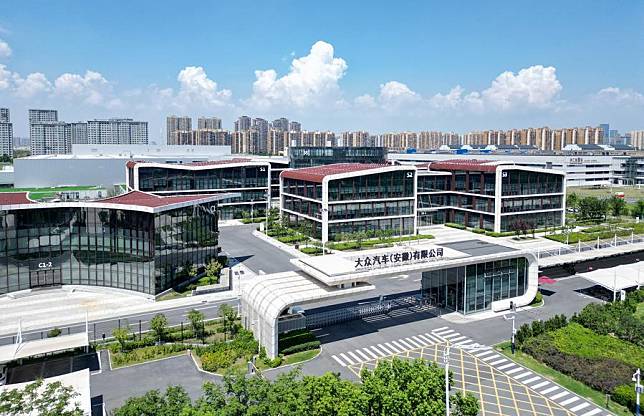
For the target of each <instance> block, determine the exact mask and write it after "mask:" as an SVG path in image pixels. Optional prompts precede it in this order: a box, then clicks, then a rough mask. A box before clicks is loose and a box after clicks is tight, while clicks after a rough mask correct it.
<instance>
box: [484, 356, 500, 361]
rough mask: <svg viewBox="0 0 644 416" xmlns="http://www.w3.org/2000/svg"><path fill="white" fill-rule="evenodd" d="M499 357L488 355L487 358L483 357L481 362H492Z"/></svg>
mask: <svg viewBox="0 0 644 416" xmlns="http://www.w3.org/2000/svg"><path fill="white" fill-rule="evenodd" d="M499 357H500V355H499V354H494V355H488V356H487V357H483V358H481V360H483V361H490V360H494V359H496V358H499Z"/></svg>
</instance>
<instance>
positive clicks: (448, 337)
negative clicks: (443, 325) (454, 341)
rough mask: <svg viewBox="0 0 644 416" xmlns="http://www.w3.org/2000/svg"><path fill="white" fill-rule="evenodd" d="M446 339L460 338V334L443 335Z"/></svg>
mask: <svg viewBox="0 0 644 416" xmlns="http://www.w3.org/2000/svg"><path fill="white" fill-rule="evenodd" d="M441 336H442V337H443V338H445V339H450V338H454V337H457V336H459V333H458V332H454V333H453V334H447V335H441Z"/></svg>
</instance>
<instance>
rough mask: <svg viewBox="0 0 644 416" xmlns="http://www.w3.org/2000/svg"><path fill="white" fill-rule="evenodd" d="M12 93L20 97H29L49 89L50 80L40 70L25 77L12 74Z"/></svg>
mask: <svg viewBox="0 0 644 416" xmlns="http://www.w3.org/2000/svg"><path fill="white" fill-rule="evenodd" d="M13 82H14V93H15V95H16V96H18V97H20V98H31V97H34V96H36V95H38V94H41V93H44V92H49V91H51V82H49V80H48V79H47V77H46V76H45V74H43V73H42V72H33V73H31V74H29V75H27V77H26V78H22V77H20V75H18V74H17V73H14V74H13Z"/></svg>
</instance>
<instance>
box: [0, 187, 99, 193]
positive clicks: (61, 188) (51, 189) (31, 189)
mask: <svg viewBox="0 0 644 416" xmlns="http://www.w3.org/2000/svg"><path fill="white" fill-rule="evenodd" d="M92 189H103V188H102V187H100V186H59V187H54V188H0V192H62V191H89V190H92Z"/></svg>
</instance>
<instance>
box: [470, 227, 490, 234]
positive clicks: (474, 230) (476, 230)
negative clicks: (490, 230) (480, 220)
mask: <svg viewBox="0 0 644 416" xmlns="http://www.w3.org/2000/svg"><path fill="white" fill-rule="evenodd" d="M470 231H472V232H473V233H474V234H485V232H486V231H485V230H484V229H483V228H472V229H471V230H470Z"/></svg>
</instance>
